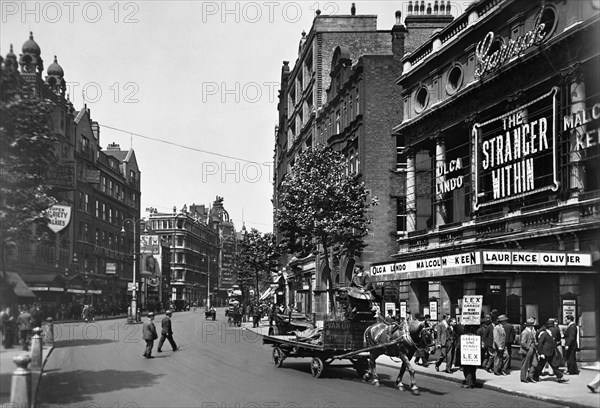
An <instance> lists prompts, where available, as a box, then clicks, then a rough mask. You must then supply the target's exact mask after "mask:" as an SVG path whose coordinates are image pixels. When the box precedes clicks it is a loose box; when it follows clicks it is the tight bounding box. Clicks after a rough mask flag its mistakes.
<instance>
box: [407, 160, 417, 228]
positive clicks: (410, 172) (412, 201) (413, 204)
mask: <svg viewBox="0 0 600 408" xmlns="http://www.w3.org/2000/svg"><path fill="white" fill-rule="evenodd" d="M415 155H416V152H415V151H414V150H413V149H407V151H406V231H407V232H411V231H415V230H416V229H417V188H416V187H417V172H416V167H415Z"/></svg>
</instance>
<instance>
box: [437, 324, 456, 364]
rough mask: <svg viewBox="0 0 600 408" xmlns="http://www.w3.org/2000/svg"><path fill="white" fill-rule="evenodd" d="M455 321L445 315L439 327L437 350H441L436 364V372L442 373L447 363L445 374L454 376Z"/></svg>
mask: <svg viewBox="0 0 600 408" xmlns="http://www.w3.org/2000/svg"><path fill="white" fill-rule="evenodd" d="M453 324H454V325H455V324H456V320H455V319H451V318H450V315H444V316H443V318H442V320H441V321H440V323H439V324H438V327H437V348H438V349H439V350H440V357H439V358H438V360H437V361H436V362H435V371H440V366H441V365H442V363H443V362H445V363H446V368H445V370H444V372H446V373H448V374H452V356H453V354H454V335H453V331H454V327H453Z"/></svg>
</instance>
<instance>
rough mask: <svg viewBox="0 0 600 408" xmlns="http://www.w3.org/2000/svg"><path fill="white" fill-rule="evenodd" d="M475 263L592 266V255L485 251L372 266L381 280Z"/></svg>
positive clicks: (373, 274) (374, 274) (376, 278)
mask: <svg viewBox="0 0 600 408" xmlns="http://www.w3.org/2000/svg"><path fill="white" fill-rule="evenodd" d="M472 265H483V266H485V265H502V266H526V267H527V266H529V267H532V266H534V267H535V266H537V267H539V266H542V267H546V266H548V267H560V266H565V267H566V266H569V267H572V266H577V267H590V266H592V255H591V254H590V253H586V252H533V251H506V250H497V251H496V250H482V251H472V252H466V253H461V254H456V255H449V256H441V257H436V258H425V259H417V260H414V261H406V262H392V263H386V264H380V265H372V266H371V268H370V274H371V276H372V277H373V278H374V280H379V279H378V278H380V279H381V280H390V278H391V279H394V278H395V277H397V278H401V277H402V275H405V274H407V273H411V272H421V271H432V272H435V271H439V270H445V269H450V268H460V267H467V266H472ZM394 275H395V276H394Z"/></svg>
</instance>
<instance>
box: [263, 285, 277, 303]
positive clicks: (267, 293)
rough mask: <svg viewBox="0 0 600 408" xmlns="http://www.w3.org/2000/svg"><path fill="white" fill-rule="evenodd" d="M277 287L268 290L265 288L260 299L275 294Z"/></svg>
mask: <svg viewBox="0 0 600 408" xmlns="http://www.w3.org/2000/svg"><path fill="white" fill-rule="evenodd" d="M275 290H276V288H268V289H267V290H265V291H264V292H263V294H262V295H260V300H264V299H266V298H268V297H269V296H273V293H274V292H275Z"/></svg>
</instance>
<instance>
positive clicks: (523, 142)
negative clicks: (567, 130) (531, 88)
mask: <svg viewBox="0 0 600 408" xmlns="http://www.w3.org/2000/svg"><path fill="white" fill-rule="evenodd" d="M557 93H558V88H556V87H554V88H552V90H551V91H550V92H548V93H547V94H545V95H542V96H540V97H539V98H537V99H535V100H534V101H532V102H529V103H528V104H526V105H523V106H520V107H518V108H517V109H515V110H512V111H510V112H508V113H506V114H504V115H502V116H498V117H496V118H494V119H491V120H488V121H487V122H484V123H476V124H475V125H474V126H473V137H474V141H475V142H474V145H473V149H474V157H475V163H476V165H475V191H476V197H475V202H474V207H475V210H478V209H479V208H480V207H485V206H489V205H494V204H498V203H502V202H506V201H510V200H514V199H516V198H520V197H524V196H527V195H530V194H535V193H539V192H542V191H547V190H552V191H556V190H558V188H559V181H558V153H557V142H556V135H557V132H556V123H557V109H558V108H557Z"/></svg>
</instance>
